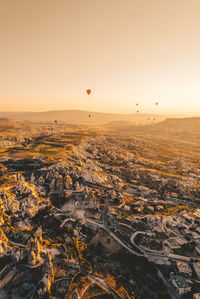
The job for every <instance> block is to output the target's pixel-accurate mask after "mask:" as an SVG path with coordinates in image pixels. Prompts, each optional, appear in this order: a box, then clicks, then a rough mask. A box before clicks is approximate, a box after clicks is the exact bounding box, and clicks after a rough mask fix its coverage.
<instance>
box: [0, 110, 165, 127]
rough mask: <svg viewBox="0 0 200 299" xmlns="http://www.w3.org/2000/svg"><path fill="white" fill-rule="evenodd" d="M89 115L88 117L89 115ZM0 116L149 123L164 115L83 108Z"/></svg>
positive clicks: (14, 113)
mask: <svg viewBox="0 0 200 299" xmlns="http://www.w3.org/2000/svg"><path fill="white" fill-rule="evenodd" d="M89 115H90V117H89ZM0 117H4V118H11V119H16V120H30V121H33V120H37V121H54V120H58V121H65V122H69V123H87V124H90V123H99V124H105V123H109V122H113V121H129V122H133V123H146V124H147V123H150V121H151V119H152V120H153V118H155V117H156V121H163V120H164V119H166V117H167V116H165V115H151V114H143V113H141V114H140V113H133V114H117V113H103V112H91V111H83V110H52V111H44V112H26V111H25V112H0Z"/></svg>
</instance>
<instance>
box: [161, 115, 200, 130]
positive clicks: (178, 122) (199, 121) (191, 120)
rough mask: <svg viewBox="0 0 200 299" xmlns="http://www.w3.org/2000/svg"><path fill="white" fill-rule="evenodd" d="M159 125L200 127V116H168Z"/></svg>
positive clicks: (188, 127)
mask: <svg viewBox="0 0 200 299" xmlns="http://www.w3.org/2000/svg"><path fill="white" fill-rule="evenodd" d="M159 126H160V127H161V126H162V127H168V128H177V129H178V128H180V129H181V128H182V129H184V128H187V129H197V128H199V129H200V117H186V118H167V119H165V120H164V121H163V122H161V123H160V124H159Z"/></svg>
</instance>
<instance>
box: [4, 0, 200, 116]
mask: <svg viewBox="0 0 200 299" xmlns="http://www.w3.org/2000/svg"><path fill="white" fill-rule="evenodd" d="M0 41H1V43H0V110H32V111H33V110H34V111H36V110H37V111H39V110H51V109H84V110H93V111H103V112H121V113H134V112H135V111H136V110H137V109H136V103H137V102H138V103H140V111H141V112H147V113H149V112H153V113H155V112H158V113H187V112H188V113H195V114H196V115H198V114H200V0H0ZM87 88H91V89H92V90H93V93H92V94H91V95H90V96H87V95H86V93H85V90H86V89H87ZM155 101H158V102H159V106H155Z"/></svg>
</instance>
